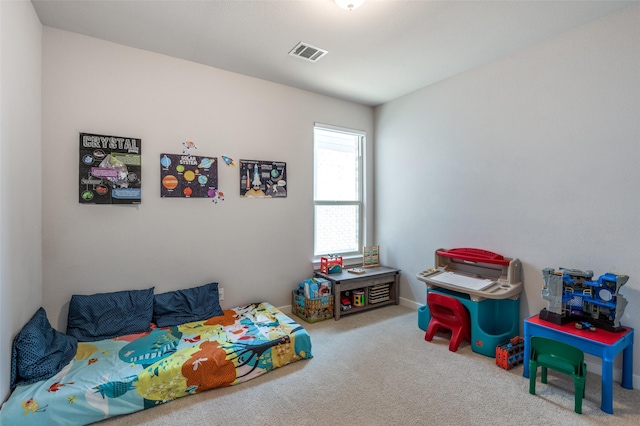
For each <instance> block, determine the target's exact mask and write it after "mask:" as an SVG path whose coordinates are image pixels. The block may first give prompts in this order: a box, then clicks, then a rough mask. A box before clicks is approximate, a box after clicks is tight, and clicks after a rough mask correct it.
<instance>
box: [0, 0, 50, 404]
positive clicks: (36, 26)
mask: <svg viewBox="0 0 640 426" xmlns="http://www.w3.org/2000/svg"><path fill="white" fill-rule="evenodd" d="M41 37H42V26H41V25H40V21H39V20H38V17H37V16H36V14H35V11H34V10H33V6H32V5H31V2H29V1H26V0H21V1H13V2H5V1H2V2H0V52H1V53H0V76H1V77H0V98H1V99H2V101H1V104H0V129H1V130H0V401H4V399H5V398H6V397H7V396H8V394H9V374H10V365H11V344H12V342H13V336H15V334H16V333H17V332H18V331H19V330H20V328H22V326H23V325H24V324H25V323H26V322H27V321H28V320H29V318H31V316H32V315H33V314H34V313H35V311H36V310H37V309H38V307H40V304H41V303H42V259H41V255H42V200H41V194H42V184H41V179H42V172H41V170H40V159H41V135H40V107H41V102H40V81H41V46H42V42H41Z"/></svg>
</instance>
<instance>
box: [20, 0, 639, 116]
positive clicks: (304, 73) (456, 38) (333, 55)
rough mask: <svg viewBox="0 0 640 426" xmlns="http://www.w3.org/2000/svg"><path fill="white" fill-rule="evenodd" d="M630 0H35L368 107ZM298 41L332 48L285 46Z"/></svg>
mask: <svg viewBox="0 0 640 426" xmlns="http://www.w3.org/2000/svg"><path fill="white" fill-rule="evenodd" d="M637 2H638V0H635V1H618V0H609V1H595V0H571V1H542V0H539V1H524V0H502V1H481V0H476V1H473V0H471V1H428V0H366V1H365V3H364V4H363V5H362V6H361V7H360V8H358V9H356V10H352V11H347V10H344V9H341V8H339V7H338V6H337V5H336V4H335V3H334V1H333V0H290V1H288V0H255V1H247V0H199V1H191V0H175V1H167V0H162V1H155V0H136V1H134V0H128V1H123V0H73V1H61V0H32V3H33V5H34V7H35V10H36V13H37V14H38V17H39V18H40V21H41V22H42V24H43V25H46V26H49V27H54V28H59V29H63V30H67V31H71V32H75V33H79V34H84V35H88V36H91V37H96V38H99V39H102V40H107V41H111V42H114V43H119V44H123V45H126V46H131V47H135V48H139V49H145V50H149V51H152V52H157V53H161V54H164V55H168V56H173V57H176V58H181V59H186V60H189V61H193V62H197V63H201V64H205V65H210V66H212V67H216V68H221V69H224V70H228V71H233V72H236V73H240V74H244V75H248V76H252V77H257V78H260V79H264V80H268V81H273V82H277V83H281V84H285V85H288V86H292V87H297V88H300V89H304V90H308V91H311V92H315V93H320V94H324V95H327V96H332V97H335V98H339V99H345V100H349V101H353V102H357V103H360V104H364V105H370V106H376V105H379V104H382V103H385V102H388V101H390V100H393V99H395V98H398V97H400V96H402V95H405V94H407V93H410V92H413V91H415V90H417V89H419V88H422V87H425V86H428V85H430V84H433V83H436V82H438V81H440V80H443V79H446V78H448V77H451V76H453V75H455V74H458V73H461V72H464V71H467V70H469V69H471V68H474V67H477V66H480V65H482V64H485V63H487V62H490V61H493V60H496V59H499V58H501V57H504V56H506V55H509V54H511V53H513V52H515V51H517V50H519V49H523V48H526V47H527V46H531V45H533V44H535V43H538V42H541V41H543V40H546V39H549V38H551V37H554V36H556V35H558V34H560V33H562V32H565V31H568V30H571V29H572V28H574V27H576V26H579V25H582V24H585V23H587V22H590V21H593V20H596V19H599V18H601V17H603V16H605V15H608V14H610V13H613V12H616V11H618V10H620V9H622V8H625V7H627V6H629V5H630V4H633V3H637ZM299 42H305V43H308V44H311V45H313V46H315V47H319V48H321V49H325V50H328V52H329V53H328V54H327V55H325V56H324V57H322V58H321V59H320V60H318V61H317V62H309V61H306V60H304V59H300V58H296V57H293V56H290V55H288V53H289V51H291V50H292V49H293V48H294V47H295V46H296V44H298V43H299Z"/></svg>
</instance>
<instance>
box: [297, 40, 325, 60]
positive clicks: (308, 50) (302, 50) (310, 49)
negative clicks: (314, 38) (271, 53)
mask: <svg viewBox="0 0 640 426" xmlns="http://www.w3.org/2000/svg"><path fill="white" fill-rule="evenodd" d="M327 53H328V52H327V51H326V50H322V49H320V48H318V47H315V46H311V45H310V44H307V43H303V42H300V43H298V44H297V45H296V47H294V48H293V49H292V50H291V52H289V55H291V56H297V57H298V58H301V59H305V60H307V61H311V62H316V61H317V60H318V59H320V58H322V57H323V56H324V55H326V54H327Z"/></svg>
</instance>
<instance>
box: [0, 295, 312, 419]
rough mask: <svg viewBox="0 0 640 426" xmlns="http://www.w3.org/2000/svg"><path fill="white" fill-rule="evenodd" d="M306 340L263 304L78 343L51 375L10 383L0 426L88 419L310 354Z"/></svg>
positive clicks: (130, 410) (124, 411) (263, 370)
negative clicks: (12, 385) (21, 383)
mask: <svg viewBox="0 0 640 426" xmlns="http://www.w3.org/2000/svg"><path fill="white" fill-rule="evenodd" d="M311 357H312V354H311V339H310V336H309V334H308V333H307V331H306V330H305V329H304V328H302V327H301V326H300V325H298V324H297V323H296V322H295V321H294V320H292V319H291V318H289V317H288V316H286V315H285V314H283V313H282V312H281V311H280V310H278V309H277V308H275V307H274V306H272V305H270V304H268V303H260V304H252V305H247V306H242V307H238V308H234V309H230V310H225V311H224V315H223V316H219V317H213V318H210V319H208V320H206V321H198V322H192V323H188V324H183V325H180V326H174V327H165V328H155V329H153V330H152V331H151V332H148V333H142V334H135V335H128V336H122V337H118V338H115V339H108V340H101V341H98V342H91V343H79V344H78V351H77V353H76V356H75V358H74V359H73V360H72V361H71V362H70V363H69V364H68V365H67V366H66V367H64V369H63V370H62V371H60V372H59V373H58V374H56V375H55V376H54V377H52V378H50V379H48V380H44V381H41V382H38V383H33V384H30V385H26V386H18V387H17V388H16V389H15V390H14V392H13V393H12V394H11V396H10V398H9V399H8V400H7V401H6V402H5V403H4V405H3V406H2V409H1V410H0V424H1V425H7V426H9V425H11V426H13V425H20V424H25V425H52V424H65V425H71V424H89V423H93V422H97V421H100V420H104V419H105V418H108V417H112V416H117V415H121V414H128V413H133V412H135V411H139V410H143V409H145V408H150V407H153V406H155V405H158V404H163V403H165V402H169V401H172V400H174V399H176V398H180V397H182V396H187V395H191V394H195V393H198V392H202V391H204V390H207V389H212V388H217V387H222V386H231V385H235V384H238V383H242V382H245V381H247V380H250V379H253V378H255V377H257V376H259V375H261V374H264V373H266V372H269V371H271V370H273V369H274V368H278V367H282V366H283V365H286V364H289V363H291V362H294V361H298V360H300V359H304V358H311Z"/></svg>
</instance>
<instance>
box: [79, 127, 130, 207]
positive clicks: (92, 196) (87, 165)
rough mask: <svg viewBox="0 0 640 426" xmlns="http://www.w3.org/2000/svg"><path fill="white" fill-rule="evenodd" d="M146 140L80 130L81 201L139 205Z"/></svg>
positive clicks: (86, 202) (83, 202) (84, 202)
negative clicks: (143, 145) (144, 143)
mask: <svg viewBox="0 0 640 426" xmlns="http://www.w3.org/2000/svg"><path fill="white" fill-rule="evenodd" d="M141 145H142V140H141V139H136V138H125V137H120V136H106V135H96V134H92V133H80V173H79V174H80V188H79V189H80V191H79V201H80V204H139V203H140V202H141V201H142V190H141V183H140V175H141V170H142V166H141V158H142V151H141Z"/></svg>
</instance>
